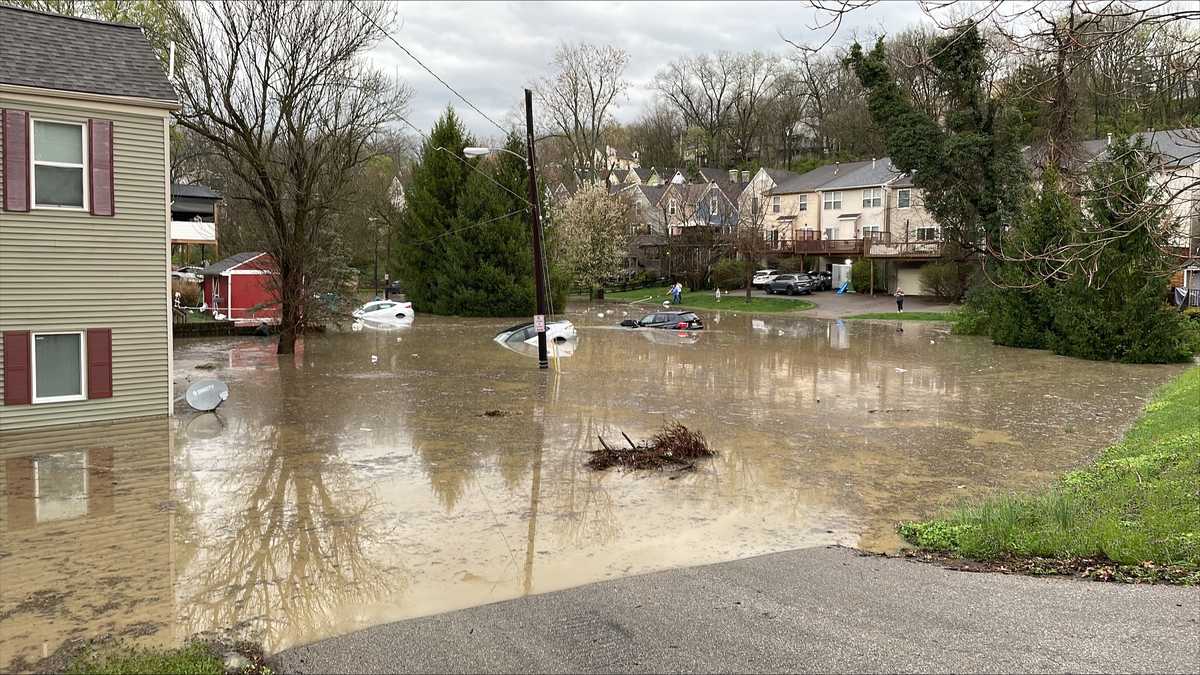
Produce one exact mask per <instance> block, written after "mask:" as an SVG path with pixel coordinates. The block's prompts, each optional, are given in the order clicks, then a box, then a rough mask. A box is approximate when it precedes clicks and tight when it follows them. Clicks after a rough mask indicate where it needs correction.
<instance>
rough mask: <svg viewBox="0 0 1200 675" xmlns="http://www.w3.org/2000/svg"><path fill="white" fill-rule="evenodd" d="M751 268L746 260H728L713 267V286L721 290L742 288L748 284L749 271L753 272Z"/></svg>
mask: <svg viewBox="0 0 1200 675" xmlns="http://www.w3.org/2000/svg"><path fill="white" fill-rule="evenodd" d="M749 268H750V263H749V262H747V261H745V260H736V259H734V258H726V259H725V260H722V261H721V262H719V263H717V264H716V265H713V268H712V281H713V285H714V286H716V287H717V288H721V289H726V288H728V289H733V288H742V287H743V286H744V285H745V283H746V273H747V271H753V270H750V269H749Z"/></svg>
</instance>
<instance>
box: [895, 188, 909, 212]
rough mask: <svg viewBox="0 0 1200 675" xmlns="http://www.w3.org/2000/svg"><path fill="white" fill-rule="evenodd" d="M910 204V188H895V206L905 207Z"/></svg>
mask: <svg viewBox="0 0 1200 675" xmlns="http://www.w3.org/2000/svg"><path fill="white" fill-rule="evenodd" d="M910 206H912V190H910V189H908V188H903V189H901V190H896V208H900V209H907V208H908V207H910Z"/></svg>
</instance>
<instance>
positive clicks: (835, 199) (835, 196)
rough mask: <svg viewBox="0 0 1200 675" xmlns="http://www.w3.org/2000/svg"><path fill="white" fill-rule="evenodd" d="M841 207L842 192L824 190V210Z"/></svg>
mask: <svg viewBox="0 0 1200 675" xmlns="http://www.w3.org/2000/svg"><path fill="white" fill-rule="evenodd" d="M840 208H842V193H840V192H826V193H825V210H826V211H829V210H833V209H840Z"/></svg>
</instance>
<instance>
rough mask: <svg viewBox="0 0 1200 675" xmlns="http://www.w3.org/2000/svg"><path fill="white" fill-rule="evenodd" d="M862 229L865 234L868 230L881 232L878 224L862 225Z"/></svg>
mask: <svg viewBox="0 0 1200 675" xmlns="http://www.w3.org/2000/svg"><path fill="white" fill-rule="evenodd" d="M862 231H863V234H864V235H865V234H867V233H868V232H882V231H883V229H882V228H881V227H880V226H878V225H863V228H862Z"/></svg>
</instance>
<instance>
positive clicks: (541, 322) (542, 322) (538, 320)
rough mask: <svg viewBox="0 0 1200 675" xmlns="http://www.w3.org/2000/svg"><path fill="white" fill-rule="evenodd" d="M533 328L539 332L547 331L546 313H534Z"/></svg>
mask: <svg viewBox="0 0 1200 675" xmlns="http://www.w3.org/2000/svg"><path fill="white" fill-rule="evenodd" d="M533 329H534V330H535V331H537V332H539V333H545V332H546V315H545V314H534V315H533Z"/></svg>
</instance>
